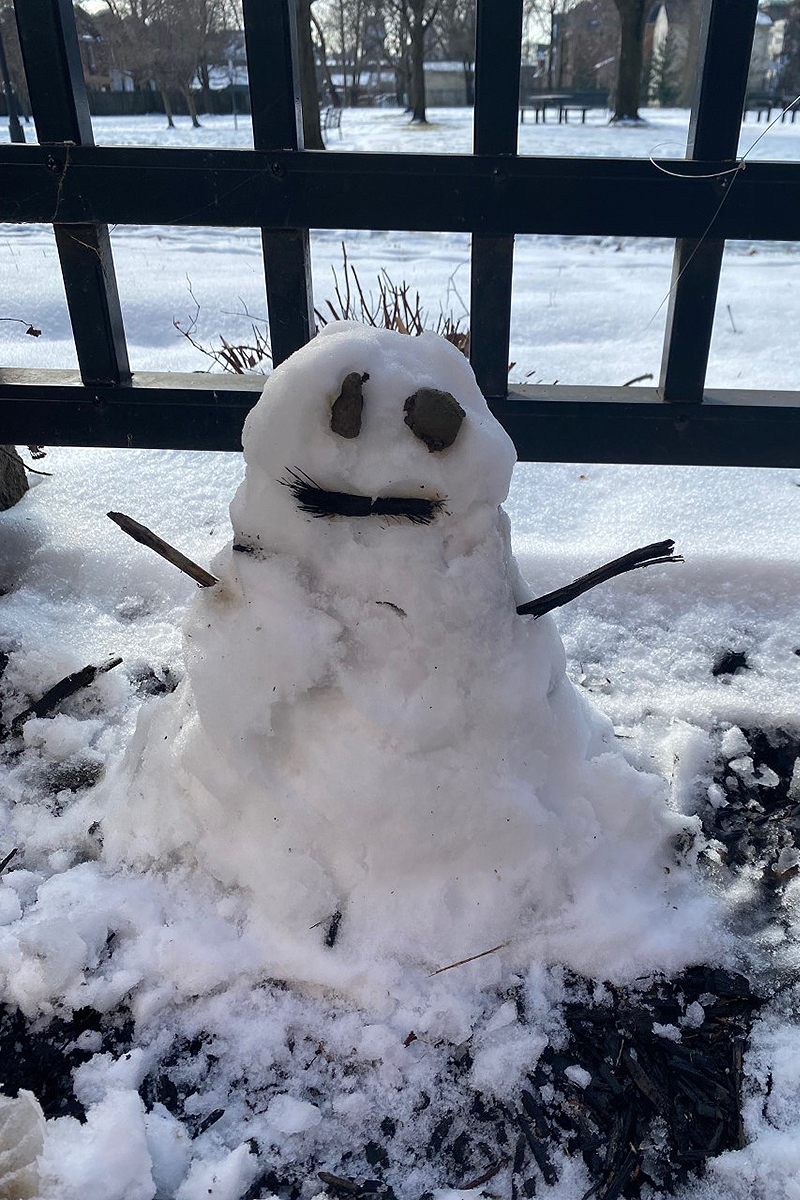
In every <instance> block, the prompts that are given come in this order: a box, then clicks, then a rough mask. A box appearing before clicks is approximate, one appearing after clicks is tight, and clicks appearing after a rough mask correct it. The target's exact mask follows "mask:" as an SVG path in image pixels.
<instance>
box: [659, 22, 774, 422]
mask: <svg viewBox="0 0 800 1200" xmlns="http://www.w3.org/2000/svg"><path fill="white" fill-rule="evenodd" d="M757 12H758V0H705V3H704V6H703V16H702V24H701V28H700V53H699V55H698V70H699V75H698V78H697V83H696V91H695V98H694V104H693V106H692V117H691V123H690V125H689V141H688V145H687V149H686V157H687V159H700V160H702V159H705V160H711V161H717V162H724V163H730V165H731V167H733V166H734V164H735V162H736V155H737V150H738V146H739V133H740V129H741V124H742V113H743V111H744V103H745V96H746V92H747V73H748V69H749V66H750V55H751V53H752V47H753V34H754V31H755V24H756V14H757ZM715 186H716V187H717V189H718V194H719V203H720V204H724V202H725V197H726V196H727V194H728V190H729V189H730V188H731V187H735V186H736V175H735V174H730V175H723V176H721V177H720V178H719V179H718V180H717V182H716V185H715ZM724 249H725V243H724V241H722V239H720V238H715V237H714V236H713V230H712V235H711V236H710V237H708V238H704V239H703V240H702V241H699V240H698V239H695V238H680V239H679V240H678V241H677V242H676V244H675V256H674V259H673V264H672V288H671V291H670V299H669V309H668V312H667V325H666V333H665V337H664V353H663V358H662V361H661V379H660V384H659V389H660V392H661V395H662V396H663V398H664V399H665V400H674V401H677V402H681V401H683V402H687V401H688V402H690V403H699V402H700V401H702V399H703V389H704V387H705V381H706V370H707V367H708V353H709V350H710V348H711V335H712V333H713V329H714V313H715V310H716V303H717V291H718V288H719V276H720V271H721V269H722V255H723V252H724Z"/></svg>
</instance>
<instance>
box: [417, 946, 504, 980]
mask: <svg viewBox="0 0 800 1200" xmlns="http://www.w3.org/2000/svg"><path fill="white" fill-rule="evenodd" d="M507 945H508V942H501V943H500V945H499V946H492V948H491V950H481V952H480V954H471V955H470V957H469V958H460V959H459V960H458V962H454V963H450V964H449V965H448V966H446V967H439V968H438V970H436V971H431V974H430V977H433V976H434V975H441V974H442V972H443V971H452V969H453V967H463V966H464V964H465V963H471V962H475V959H476V958H486V955H487V954H496V953H497V951H498V950H505V948H506V946H507Z"/></svg>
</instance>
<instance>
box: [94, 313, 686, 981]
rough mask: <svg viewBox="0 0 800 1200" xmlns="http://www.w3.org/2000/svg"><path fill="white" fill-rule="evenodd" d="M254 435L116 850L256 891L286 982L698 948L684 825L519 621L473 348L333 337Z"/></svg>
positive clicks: (120, 797)
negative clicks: (684, 899) (468, 962)
mask: <svg viewBox="0 0 800 1200" xmlns="http://www.w3.org/2000/svg"><path fill="white" fill-rule="evenodd" d="M243 441H244V454H245V460H246V476H245V480H244V482H243V483H242V485H241V487H240V488H239V491H238V492H237V494H236V497H235V499H234V501H233V503H232V506H231V516H232V523H233V530H234V533H233V539H232V542H231V543H230V544H229V545H228V547H227V548H226V549H224V550H223V551H222V552H221V553H220V554H219V555H218V556H217V558H216V560H215V562H214V564H213V570H214V572H215V574H216V575H217V576H218V577H219V580H220V582H219V583H218V584H217V585H216V586H214V587H212V588H209V589H206V590H203V591H201V592H199V593H198V595H197V597H196V599H195V600H194V602H193V604H192V606H191V608H190V611H189V613H188V615H187V618H186V621H185V626H184V644H185V654H186V666H187V675H186V678H185V680H184V683H183V684H182V685H181V687H180V688H179V689H178V691H177V692H176V693H175V694H174V695H173V696H171V697H168V698H166V699H163V700H159V701H157V702H153V703H151V704H150V706H149V707H148V708H147V709H146V710H145V711H144V712H143V714H142V716H141V718H140V721H139V726H138V729H137V733H136V735H135V737H134V739H133V741H132V744H131V745H130V747H129V749H128V752H127V754H126V756H125V758H124V760H123V762H122V763H121V765H120V767H119V768H118V770H117V772H116V774H114V775H112V776H111V778H110V779H109V781H108V785H107V786H106V787H105V788H104V789H102V792H101V796H102V803H103V805H104V810H105V821H104V825H105V828H104V835H105V854H106V857H107V861H109V862H110V863H111V864H116V863H119V862H127V863H132V864H135V865H136V866H139V867H142V866H143V867H148V866H152V865H155V864H161V865H167V866H168V865H169V864H174V863H176V862H178V863H181V864H183V865H184V866H185V864H186V863H189V864H196V866H197V868H198V870H200V871H201V872H202V873H204V874H207V875H210V876H212V877H213V878H214V879H215V880H217V881H218V882H220V883H221V884H223V885H224V886H226V887H230V888H232V889H235V890H236V891H237V892H238V893H240V894H244V895H246V896H247V903H248V911H249V916H250V924H251V932H254V933H255V934H256V935H257V937H258V939H259V942H260V944H261V945H262V947H263V951H264V955H265V962H266V964H267V965H268V966H269V969H270V970H271V971H272V972H274V973H276V974H277V973H281V974H283V975H284V976H286V977H289V978H294V979H306V980H312V981H317V982H324V983H328V984H333V985H336V986H341V987H346V986H348V985H349V982H350V981H352V980H353V979H354V978H356V977H357V976H358V974H359V972H360V971H361V972H364V973H366V971H367V968H370V967H373V966H374V963H375V960H376V959H383V960H385V961H393V962H394V963H395V964H400V963H406V964H411V965H413V966H415V967H417V968H422V969H424V970H427V971H431V970H434V969H436V968H439V967H441V966H445V965H448V964H450V963H452V962H454V961H456V960H462V959H465V958H468V957H472V956H475V955H478V954H481V953H483V952H484V951H486V950H496V949H497V948H498V947H501V946H502V947H503V948H504V950H503V952H504V954H505V955H513V956H514V957H516V958H517V959H524V960H528V961H529V960H530V956H531V955H532V954H536V955H540V956H546V957H551V958H560V959H561V960H562V961H567V962H569V963H571V964H572V965H574V966H575V967H576V968H577V969H580V970H585V971H588V972H590V973H606V974H612V975H618V974H619V973H620V972H622V973H624V972H625V971H626V970H636V969H637V966H638V965H641V964H644V963H646V964H648V965H649V966H652V963H653V961H654V958H655V959H657V960H658V961H659V963H660V964H661V965H663V966H664V967H666V968H672V967H676V966H678V965H681V964H682V963H683V962H685V961H687V959H690V958H691V956H692V955H693V954H694V953H695V952H696V950H697V947H698V945H699V944H700V941H701V939H702V938H703V936H704V933H705V926H706V922H707V918H708V907H707V902H705V901H698V900H696V898H695V903H694V904H689V903H686V904H682V903H681V902H680V900H679V893H680V889H681V888H686V887H688V886H689V885H688V881H687V878H686V875H685V872H684V871H682V870H681V869H680V868H679V867H678V866H677V865H676V862H675V841H676V838H677V837H678V836H679V835H681V834H685V833H686V829H687V819H686V818H684V817H680V818H679V817H678V816H676V815H675V814H673V813H671V812H670V811H669V810H668V808H667V806H666V803H665V800H664V791H665V789H664V787H663V785H662V784H661V783H660V782H659V781H657V780H656V779H655V778H654V777H652V776H649V775H645V774H642V773H640V772H637V771H635V770H633V769H632V768H631V767H629V766H628V765H627V763H626V762H625V761H624V759H623V758H622V756H621V755H620V754H619V753H618V752H617V750H616V749H615V748H614V745H613V735H612V731H611V726H610V724H609V723H608V722H607V721H606V720H605V718H601V717H600V716H599V715H598V714H597V713H596V712H594V711H593V710H592V709H591V708H590V707H589V706H588V705H587V703H586V702H585V700H584V699H583V698H582V697H580V696H579V695H578V694H577V693H576V691H575V690H574V688H573V687H572V685H571V684H570V682H569V681H568V679H567V677H566V673H565V655H564V650H563V647H562V644H561V641H560V639H559V637H558V634H557V632H556V629H555V626H554V625H553V623H552V622H551V620H550V618H548V617H545V618H542V619H540V620H533V619H531V618H530V617H520V616H518V615H517V613H516V606H517V605H518V604H519V603H521V602H523V601H524V600H526V599H528V598H529V596H530V593H529V592H528V590H527V588H526V586H525V584H524V583H523V581H522V580H521V578H520V575H519V572H518V570H517V566H516V563H515V560H514V558H513V555H512V553H511V548H510V535H509V523H508V519H507V517H506V515H505V513H504V512H503V510H502V508H501V507H500V506H501V504H502V502H503V500H504V499H505V497H506V494H507V491H508V486H509V482H510V477H511V471H512V468H513V465H514V461H515V455H514V449H513V446H512V443H511V441H510V440H509V438H508V436H507V435H506V433H505V432H504V430H503V429H502V427H501V426H500V425H499V424H498V423H497V421H495V419H494V418H493V417H492V415H491V413H490V412H489V410H488V407H487V405H486V402H485V400H484V398H483V396H482V395H481V393H480V390H479V389H478V386H477V384H476V382H475V378H474V376H473V374H472V371H471V370H470V367H469V365H468V363H467V362H466V360H465V358H464V357H463V356H462V355H461V353H460V352H459V351H458V350H456V349H455V348H454V347H453V346H452V345H450V344H449V343H448V342H446V341H445V340H444V339H442V338H439V337H436V336H435V335H432V334H425V335H423V336H422V337H419V338H412V337H408V336H406V335H401V334H396V333H393V332H388V331H385V330H375V329H370V328H365V327H364V326H361V325H349V324H341V325H337V326H330V327H329V328H328V329H327V330H326V331H325V332H324V333H323V334H322V335H320V336H318V337H317V338H316V339H315V340H314V341H313V342H312V343H311V344H310V345H309V346H307V347H305V348H304V349H303V350H301V351H299V352H298V353H297V354H295V355H294V356H292V358H290V359H289V360H288V361H286V362H285V363H283V364H282V365H281V366H280V367H278V368H277V369H276V370H275V371H274V373H273V374H272V375H271V377H270V378H269V380H268V382H267V384H266V386H265V388H264V393H263V395H262V398H261V400H260V401H259V403H258V404H257V405H256V407H255V408H254V409H253V411H252V412H251V413H250V415H249V417H248V419H247V422H246V424H245V429H244V438H243ZM498 952H499V951H498Z"/></svg>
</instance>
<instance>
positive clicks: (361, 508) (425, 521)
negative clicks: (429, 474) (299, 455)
mask: <svg viewBox="0 0 800 1200" xmlns="http://www.w3.org/2000/svg"><path fill="white" fill-rule="evenodd" d="M279 482H280V483H281V484H283V486H284V487H288V489H289V491H290V492H291V493H292V495H293V496H294V498H295V501H296V502H297V507H298V508H299V509H300V511H301V512H304V513H308V515H309V516H312V517H386V518H388V519H389V520H391V521H409V522H410V523H411V524H412V525H429V524H430V523H431V521H433V519H434V518H435V517H436V516H437V515H438V514H439V513H440V512H443V511H444V505H445V497H443V496H437V497H434V498H430V497H424V496H377V497H373V496H362V495H359V494H358V493H357V492H332V491H328V489H326V488H322V487H320V486H319V484H318V483H316V482H315V481H314V480H313V479H312V478H311V476H310V475H306V473H305V471H301V470H300V469H299V468H298V467H294V468H292V469H291V470H290V469H289V468H287V470H286V478H285V479H281V480H279Z"/></svg>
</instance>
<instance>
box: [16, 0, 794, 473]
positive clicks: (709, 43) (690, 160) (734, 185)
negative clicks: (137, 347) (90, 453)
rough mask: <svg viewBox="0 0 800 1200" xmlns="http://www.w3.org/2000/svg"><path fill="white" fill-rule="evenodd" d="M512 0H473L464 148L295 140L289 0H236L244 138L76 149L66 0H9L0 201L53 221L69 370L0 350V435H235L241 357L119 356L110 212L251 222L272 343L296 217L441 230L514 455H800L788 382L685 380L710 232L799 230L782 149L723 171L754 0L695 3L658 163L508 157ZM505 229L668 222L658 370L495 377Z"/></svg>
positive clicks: (299, 302)
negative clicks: (680, 146)
mask: <svg viewBox="0 0 800 1200" xmlns="http://www.w3.org/2000/svg"><path fill="white" fill-rule="evenodd" d="M522 7H523V0H478V9H477V45H476V54H475V87H476V99H475V119H474V153H473V154H470V155H447V156H443V155H415V154H411V155H390V154H350V153H336V152H334V151H330V150H328V151H325V152H309V151H305V150H303V148H302V132H301V130H302V124H301V121H300V101H299V92H298V72H297V53H296V46H297V39H296V24H295V20H296V17H295V9H294V0H244V15H245V31H246V41H247V55H248V69H249V75H250V94H251V108H252V115H253V137H254V146H255V149H253V150H222V149H220V150H170V149H137V148H124V149H123V148H115V147H100V146H95V145H94V144H93V138H92V129H91V122H90V119H89V110H88V105H87V100H86V89H85V86H84V81H83V75H82V70H81V60H80V55H79V51H78V41H77V36H76V32H75V24H74V19H73V13H72V4H71V0H16V15H17V24H18V28H19V33H20V41H21V45H22V51H23V58H24V62H25V70H26V75H27V80H28V89H29V92H30V98H31V104H32V108H33V116H34V120H35V123H36V130H37V136H38V140H39V144H38V145H9V146H2V147H0V220H2V221H7V222H44V223H48V224H52V225H53V229H54V233H55V239H56V245H57V247H58V254H59V259H60V263H61V270H62V273H63V279H64V287H65V291H66V297H67V305H68V309H69V315H70V320H71V323H72V331H73V335H74V339H75V346H76V350H77V358H78V363H79V368H80V369H79V373H76V372H74V371H57V370H30V369H25V370H23V369H15V368H5V369H3V368H0V402H2V407H1V408H0V411H2V429H1V430H0V441H2V442H7V443H43V444H49V445H58V444H62V445H90V446H149V447H175V448H186V449H205V450H211V449H235V448H238V447H239V445H240V440H239V439H240V431H241V426H242V422H243V420H244V416H245V414H246V412H247V410H248V409H249V408H250V406H251V405H252V404H253V403H254V402H255V400H256V398H257V396H258V394H259V391H260V386H261V384H260V381H259V380H258V379H257V378H255V377H253V376H249V377H248V376H228V375H207V374H179V373H174V372H165V373H151V372H136V373H135V374H134V375H132V374H131V372H130V369H129V365H128V355H127V349H126V344H125V334H124V330H123V323H122V315H121V310H120V304H119V297H118V292H117V285H116V281H115V276H114V266H113V261H112V254H111V246H110V241H109V234H108V226H109V224H115V225H118V224H128V223H130V224H136V225H163V224H166V225H169V224H172V225H185V226H191V225H203V226H229V227H230V226H240V227H254V228H260V230H261V238H262V245H263V256H264V268H265V278H266V293H267V304H268V312H269V324H270V332H271V340H272V348H273V354H274V359H275V361H276V362H280V361H281V360H283V359H284V358H286V357H287V356H288V355H289V354H291V353H292V352H293V351H294V350H295V349H297V348H298V347H299V346H301V345H302V344H303V343H305V342H306V341H307V340H308V339H309V337H311V336H312V335H313V332H314V324H313V303H312V296H311V286H310V270H309V233H308V231H309V229H310V228H311V229H325V228H350V229H391V230H439V231H449V230H454V231H460V232H468V233H470V234H471V235H472V253H471V301H470V311H471V342H472V348H471V358H472V365H473V367H474V369H475V371H476V374H477V376H478V380H479V383H480V385H481V387H482V389H483V391H484V393H485V394H486V396H487V397H488V398H489V401H490V404H491V407H492V409H493V411H494V412H495V414H496V415H497V416H498V418H499V419H500V420H501V421H502V422H503V424H504V425H505V426H506V428H507V429H508V430H509V432H510V434H511V436H512V437H513V439H514V441H515V443H516V445H517V449H518V452H519V454H520V457H521V458H523V459H527V460H540V461H544V460H560V461H587V460H588V461H593V462H649V463H718V464H741V465H771V466H798V465H800V391H798V392H783V391H758V390H747V391H745V390H742V391H733V390H716V389H714V390H710V389H707V388H706V387H705V377H706V367H707V362H708V353H709V347H710V341H711V332H712V327H713V322H714V311H715V305H716V297H717V288H718V283H719V275H720V269H721V264H722V255H723V249H724V242H725V239H726V238H740V239H765V240H792V241H800V163H769V162H767V163H760V162H759V163H755V162H749V163H748V164H747V169H746V170H736V169H735V168H736V165H737V158H736V155H737V146H738V137H739V129H740V123H741V118H742V111H743V106H744V100H745V91H746V83H747V70H748V64H749V59H750V52H751V45H752V39H753V30H754V26H755V19H756V13H757V7H758V2H757V0H705V3H704V15H703V25H702V31H701V43H700V46H699V53H698V63H699V67H698V80H697V92H696V98H695V103H694V106H693V110H692V117H691V124H690V133H689V144H688V151H687V156H686V160H685V161H679V162H678V163H676V161H675V160H674V159H673V160H670V161H669V170H670V172H671V173H670V174H665V173H664V171H663V170H659V167H658V164H655V163H653V162H650V161H648V160H646V159H644V160H640V159H602V158H580V159H577V158H539V157H520V156H518V155H517V153H516V151H517V119H518V99H519V76H520V52H521V37H522V32H521V30H522ZM665 165H666V164H665ZM515 233H529V234H563V235H611V236H625V237H661V238H675V239H676V248H675V259H674V269H673V288H672V291H671V296H670V303H669V311H668V316H667V323H666V337H665V344H664V354H663V363H662V370H661V378H660V383H659V387H658V388H635V389H631V388H614V387H602V386H587V387H563V386H552V387H546V386H541V385H534V386H527V387H516V386H514V387H512V388H509V386H508V373H507V365H508V358H509V339H510V321H511V284H512V270H513V248H514V234H515ZM787 336H789V335H788V333H787ZM799 358H800V356H799Z"/></svg>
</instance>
